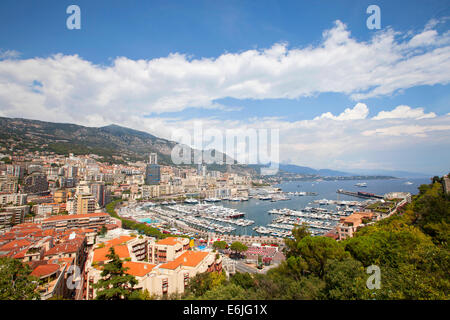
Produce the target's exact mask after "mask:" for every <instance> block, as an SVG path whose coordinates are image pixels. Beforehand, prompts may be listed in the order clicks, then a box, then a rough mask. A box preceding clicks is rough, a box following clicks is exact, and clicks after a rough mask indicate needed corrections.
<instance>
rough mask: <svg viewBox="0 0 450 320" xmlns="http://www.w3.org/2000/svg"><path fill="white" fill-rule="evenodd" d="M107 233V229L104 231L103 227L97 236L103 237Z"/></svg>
mask: <svg viewBox="0 0 450 320" xmlns="http://www.w3.org/2000/svg"><path fill="white" fill-rule="evenodd" d="M107 232H108V229H106V227H105V226H104V225H103V226H102V228H101V229H100V232H99V233H98V234H99V235H101V236H104V235H105V234H106V233H107Z"/></svg>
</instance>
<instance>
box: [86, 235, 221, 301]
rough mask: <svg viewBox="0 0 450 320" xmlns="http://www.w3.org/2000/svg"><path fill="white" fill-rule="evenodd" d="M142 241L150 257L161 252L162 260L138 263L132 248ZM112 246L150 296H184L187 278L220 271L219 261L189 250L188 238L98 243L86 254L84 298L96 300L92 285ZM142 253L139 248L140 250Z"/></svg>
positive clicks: (209, 255) (128, 238)
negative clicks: (178, 294)
mask: <svg viewBox="0 0 450 320" xmlns="http://www.w3.org/2000/svg"><path fill="white" fill-rule="evenodd" d="M139 241H141V242H140V243H141V245H142V244H143V243H144V242H143V241H147V242H148V247H149V248H150V249H149V254H151V253H152V252H153V254H155V253H158V252H159V253H163V252H164V251H165V256H164V259H162V260H161V261H164V262H163V263H162V262H159V260H158V259H159V257H158V258H157V261H158V262H157V263H154V262H152V260H149V262H144V261H137V260H136V255H135V254H134V253H133V252H134V251H133V247H136V246H139V245H138V243H139ZM111 247H113V248H114V251H115V253H116V254H117V255H118V256H119V258H120V259H122V260H123V267H124V268H128V270H126V271H125V272H126V273H127V274H131V275H133V276H134V277H135V278H136V280H137V281H138V284H137V285H136V286H135V287H134V288H135V289H137V290H148V292H149V293H150V294H151V295H156V296H165V295H168V294H172V293H183V292H184V290H185V288H186V286H187V285H188V282H189V279H190V278H192V277H194V276H195V275H197V274H198V273H203V272H221V271H222V259H221V258H220V257H216V254H214V253H212V252H204V251H191V250H188V249H189V239H187V238H173V237H170V238H166V239H163V240H159V241H157V242H154V240H152V239H150V238H146V237H142V238H140V237H130V236H121V237H119V238H116V239H112V240H109V241H107V242H105V243H102V244H100V245H99V246H98V247H97V248H95V249H94V250H93V252H92V253H91V254H90V255H89V258H88V262H87V264H86V275H87V276H86V283H85V285H86V290H85V292H86V299H88V300H91V299H95V296H96V293H95V288H94V287H93V284H95V283H97V281H98V280H100V279H101V270H102V265H103V264H105V263H108V261H109V260H108V257H107V256H106V255H107V254H108V252H109V250H110V248H111ZM141 250H142V249H141Z"/></svg>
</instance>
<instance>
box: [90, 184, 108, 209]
mask: <svg viewBox="0 0 450 320" xmlns="http://www.w3.org/2000/svg"><path fill="white" fill-rule="evenodd" d="M91 194H92V195H93V196H94V199H95V201H96V202H97V203H98V205H99V206H100V207H104V206H105V204H106V188H105V183H104V182H96V183H93V184H91Z"/></svg>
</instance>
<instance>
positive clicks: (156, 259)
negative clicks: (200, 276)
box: [149, 237, 189, 264]
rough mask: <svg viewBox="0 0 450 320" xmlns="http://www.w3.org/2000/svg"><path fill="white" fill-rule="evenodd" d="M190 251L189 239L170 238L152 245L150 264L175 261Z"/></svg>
mask: <svg viewBox="0 0 450 320" xmlns="http://www.w3.org/2000/svg"><path fill="white" fill-rule="evenodd" d="M188 249H189V239H188V238H176V237H168V238H165V239H162V240H159V241H157V242H154V243H152V244H151V245H150V249H149V262H152V263H155V264H158V263H166V262H168V261H172V260H175V259H176V258H178V257H179V256H180V255H181V253H182V252H183V251H185V250H188Z"/></svg>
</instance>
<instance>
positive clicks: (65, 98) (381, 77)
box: [0, 21, 450, 169]
mask: <svg viewBox="0 0 450 320" xmlns="http://www.w3.org/2000/svg"><path fill="white" fill-rule="evenodd" d="M436 25H437V23H435V22H430V24H429V25H428V26H427V27H426V28H425V30H424V31H422V32H420V33H417V34H414V33H408V37H409V38H411V39H410V40H407V38H406V37H403V38H402V34H401V33H398V32H395V31H394V30H390V29H387V30H385V31H378V32H376V33H374V36H373V38H372V39H370V40H369V41H366V42H363V41H358V40H356V39H354V38H352V37H351V34H350V32H349V31H348V30H347V29H346V26H345V25H344V24H343V23H341V22H339V21H337V22H336V24H335V26H334V27H333V28H332V29H330V30H327V31H325V32H324V33H323V39H322V41H321V42H320V43H319V44H317V45H314V46H313V45H311V46H307V47H304V48H289V46H288V45H287V44H285V43H279V44H274V45H273V46H272V47H271V48H267V49H263V50H247V51H244V52H239V53H224V54H222V55H220V56H219V57H216V58H200V59H191V58H189V57H188V56H186V55H182V54H178V53H174V54H171V55H169V56H167V57H161V58H158V59H152V60H132V59H128V58H126V57H117V58H115V59H114V60H113V63H112V64H111V65H107V66H104V65H96V64H93V63H91V62H90V61H87V60H85V59H83V58H81V57H79V56H77V55H73V56H67V55H62V54H56V55H54V56H51V57H46V58H33V59H11V58H13V57H15V58H17V55H16V56H15V55H14V54H11V53H8V54H7V55H8V56H9V58H6V59H5V60H0V115H2V116H6V117H24V118H31V119H39V120H44V121H53V122H71V123H78V124H82V125H87V126H102V125H108V124H110V123H116V124H119V125H123V126H127V127H131V128H134V129H137V130H142V131H147V132H150V133H152V134H155V135H157V136H161V137H164V138H168V139H171V137H172V132H173V131H174V130H175V129H178V128H185V129H187V130H191V129H192V128H193V125H194V121H198V120H201V121H203V123H204V127H210V128H220V130H226V129H232V130H243V129H245V128H247V127H254V128H278V129H280V143H281V146H280V154H281V160H283V159H291V161H292V162H293V163H297V164H303V165H309V166H312V167H316V168H320V167H331V168H336V169H339V168H342V167H343V163H371V164H374V163H386V165H390V166H395V164H389V163H387V161H384V160H386V159H387V158H389V157H388V156H387V155H388V154H389V152H397V151H398V150H403V149H402V148H406V146H410V145H411V137H415V138H417V139H414V147H415V148H418V149H419V150H420V148H423V147H428V146H433V145H439V147H442V148H447V149H448V146H449V141H450V132H449V129H448V127H449V125H450V123H449V121H450V118H449V117H448V116H449V115H450V114H447V115H446V116H437V115H436V114H434V113H433V112H430V113H425V111H424V110H423V109H422V108H411V107H409V106H398V107H396V108H395V109H393V110H390V111H387V110H385V111H381V112H379V113H378V115H377V116H375V117H374V118H372V119H377V120H381V119H383V121H373V120H372V119H370V118H368V114H369V108H368V107H367V106H366V105H365V104H363V103H355V106H353V108H347V109H345V110H343V111H342V112H341V113H338V114H337V115H333V114H332V113H330V112H328V113H324V114H322V115H321V116H319V117H316V118H314V119H313V120H302V121H289V119H285V118H276V117H267V118H252V119H241V120H223V119H214V118H203V119H192V120H188V121H186V119H183V118H177V117H161V116H153V115H152V117H151V118H145V117H143V116H144V115H148V114H155V113H156V114H158V113H162V112H175V111H182V110H185V109H186V108H188V107H199V108H215V109H221V110H226V111H232V110H239V107H238V106H237V107H227V106H223V105H222V104H220V103H217V102H216V101H217V100H219V99H223V98H228V97H231V98H235V99H269V98H287V99H297V98H300V97H306V96H313V95H316V94H318V93H322V92H340V93H344V94H347V95H349V96H350V97H351V98H353V99H354V100H356V101H359V100H360V99H363V98H368V97H375V96H383V95H391V94H393V93H395V92H396V91H397V90H403V89H407V88H411V87H414V86H418V85H420V86H422V85H433V84H438V83H439V84H447V83H449V82H450V45H449V39H450V33H448V32H447V33H444V34H440V33H438V32H437V31H435V30H433V27H434V26H436ZM403 35H405V34H403ZM413 39H415V40H413ZM431 39H433V41H434V44H432V45H431V44H429V43H430V41H431ZM36 83H39V84H40V85H39V86H36ZM330 120H332V121H330ZM344 120H345V121H344ZM394 122H395V123H394ZM387 137H389V138H388V139H387ZM411 152H412V151H410V150H409V149H405V151H404V155H403V154H402V155H400V156H398V159H395V161H397V163H398V162H403V163H406V162H408V161H409V160H410V159H411V157H412V156H411ZM382 157H384V158H382ZM403 157H404V158H403ZM440 159H441V160H442V159H444V160H445V158H443V157H440ZM438 160H439V157H437V158H436V161H438ZM447 160H448V159H447ZM364 161H366V162H364ZM393 161H394V160H393ZM335 165H337V166H340V167H334V166H335Z"/></svg>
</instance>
